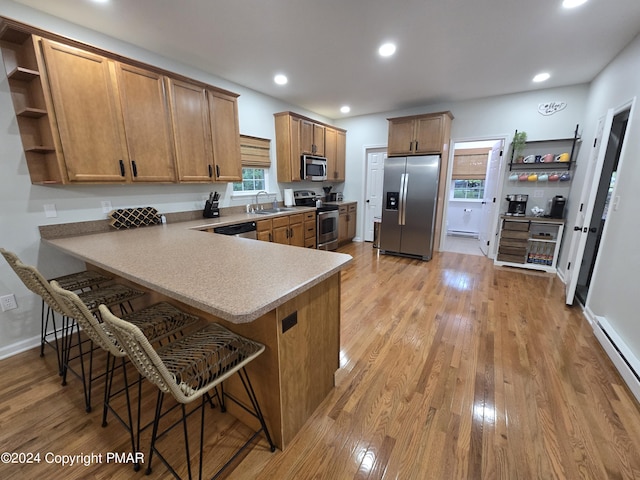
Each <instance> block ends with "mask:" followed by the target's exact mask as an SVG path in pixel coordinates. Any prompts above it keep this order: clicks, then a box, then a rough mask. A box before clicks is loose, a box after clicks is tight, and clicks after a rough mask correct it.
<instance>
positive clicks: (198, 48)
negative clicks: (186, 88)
mask: <svg viewBox="0 0 640 480" xmlns="http://www.w3.org/2000/svg"><path fill="white" fill-rule="evenodd" d="M16 2H17V3H21V4H24V5H28V6H30V7H33V8H35V9H37V10H41V11H43V12H46V13H49V14H51V15H54V16H58V17H61V18H64V19H66V20H68V21H70V22H73V23H77V24H79V25H82V26H85V27H87V28H90V29H92V30H96V31H98V32H102V33H105V34H107V35H110V36H113V37H116V38H119V39H122V40H124V41H126V42H129V43H132V44H134V45H137V46H140V47H143V48H146V49H147V50H151V51H153V52H157V53H159V54H161V55H163V56H165V57H169V58H172V59H175V60H177V61H180V62H182V63H185V64H188V65H192V66H196V67H198V68H200V69H202V70H205V71H208V72H210V73H213V74H215V75H216V76H218V77H222V78H225V79H227V80H229V81H232V82H235V83H237V84H240V85H243V86H245V87H249V88H251V89H254V90H257V91H259V92H263V93H265V94H267V95H271V96H273V97H276V98H279V99H282V100H283V101H286V102H288V103H291V104H293V105H297V106H300V107H302V108H305V109H308V110H310V111H312V112H316V113H318V114H319V115H323V116H325V117H328V118H332V119H336V118H341V117H343V116H345V115H343V114H341V113H340V112H339V108H340V106H342V105H343V104H348V105H350V106H351V113H349V114H348V115H349V116H353V115H363V114H368V113H374V112H386V111H392V110H398V109H403V108H409V107H412V106H419V105H428V104H433V103H439V102H443V101H458V100H464V99H472V98H480V97H486V96H492V95H500V94H507V93H515V92H522V91H526V90H531V89H535V88H548V87H558V86H565V85H573V84H579V83H585V82H589V81H591V80H592V79H593V78H594V77H595V76H596V75H597V74H598V73H599V72H600V71H601V70H602V69H603V68H604V67H605V66H606V65H607V63H609V62H610V61H611V60H612V59H613V58H614V57H615V56H616V55H617V54H618V53H619V52H620V51H621V50H622V49H623V48H624V47H625V46H626V45H627V44H628V43H629V42H630V41H631V40H632V39H633V38H634V37H635V36H636V35H637V34H638V33H639V32H640V0H589V1H588V2H587V3H586V4H585V5H583V6H581V7H578V8H576V9H573V10H565V9H563V8H562V7H561V5H560V3H561V0H313V1H311V0H110V1H109V2H108V3H105V4H98V3H94V2H92V1H90V0H55V1H51V0H16ZM387 40H392V41H394V42H395V43H396V44H397V46H398V50H397V53H396V55H395V56H394V57H391V58H386V59H383V58H380V57H378V55H377V53H376V51H377V48H378V46H379V45H380V44H381V43H382V42H383V41H387ZM540 71H548V72H549V73H551V79H550V80H548V81H547V82H544V83H542V84H534V83H532V82H531V79H532V77H533V76H534V75H535V74H536V73H538V72H540ZM278 72H283V73H285V74H286V75H287V76H288V77H289V83H288V84H287V85H286V86H283V87H281V86H277V85H275V84H274V83H273V76H274V74H275V73H278Z"/></svg>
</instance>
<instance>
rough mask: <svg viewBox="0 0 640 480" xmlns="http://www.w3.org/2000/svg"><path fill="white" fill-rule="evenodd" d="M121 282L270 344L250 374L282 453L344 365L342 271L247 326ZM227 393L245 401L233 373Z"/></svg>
mask: <svg viewBox="0 0 640 480" xmlns="http://www.w3.org/2000/svg"><path fill="white" fill-rule="evenodd" d="M87 268H90V269H94V270H101V269H99V268H97V267H94V266H92V265H87ZM118 282H119V283H123V284H127V285H130V286H134V287H135V288H138V289H141V290H145V291H147V292H148V293H149V295H147V298H148V299H149V300H152V301H154V302H156V301H166V302H169V303H172V304H174V305H176V306H177V307H179V308H181V309H183V310H185V311H187V312H190V313H193V314H194V315H198V316H199V317H200V318H202V319H204V320H207V321H211V322H217V323H220V324H221V325H224V326H225V327H226V328H228V329H229V330H231V331H233V332H235V333H238V334H239V335H242V336H245V337H247V338H250V339H252V340H255V341H257V342H260V343H262V344H263V345H265V346H266V349H265V351H264V353H262V355H260V357H258V358H257V359H256V360H255V361H253V362H251V363H250V364H249V366H248V367H247V370H248V371H249V376H250V378H251V382H252V384H253V387H254V389H255V391H256V395H257V397H258V401H259V402H260V407H261V408H262V411H263V414H264V416H265V420H266V422H267V426H268V428H269V432H270V433H271V436H272V438H273V441H274V443H275V444H276V446H277V447H278V448H279V449H281V450H284V449H285V448H286V446H287V445H288V443H289V442H291V440H292V439H293V438H294V437H295V435H296V434H297V433H298V431H299V430H300V429H301V428H302V426H303V425H304V423H305V422H306V421H307V419H308V418H309V417H310V416H311V415H312V414H313V412H314V411H315V409H316V408H317V407H318V405H320V403H321V402H322V401H323V400H324V398H325V397H326V396H327V395H328V394H329V392H330V391H331V389H333V387H334V385H335V382H334V374H335V372H336V371H337V370H338V368H339V367H340V273H339V272H338V273H336V274H334V275H332V276H330V277H329V278H327V279H326V280H324V281H322V282H321V283H319V284H317V285H315V286H313V287H311V288H310V289H308V290H306V291H304V292H302V293H300V294H299V295H298V296H296V297H294V298H293V299H291V300H289V301H287V302H286V303H284V304H282V305H280V306H278V307H276V308H275V309H274V310H271V311H270V312H268V313H266V314H265V315H262V316H261V317H259V318H258V319H256V320H254V321H252V322H249V323H232V322H228V321H226V320H224V319H222V318H220V317H216V316H214V315H212V314H210V313H207V312H203V311H202V310H199V309H197V308H194V307H192V306H190V305H187V304H184V303H181V302H178V301H176V300H175V299H172V298H169V297H165V296H163V295H161V294H159V293H157V292H155V291H151V290H149V289H148V288H146V287H144V286H142V285H139V284H136V283H134V282H131V281H128V280H125V279H118ZM225 389H227V391H228V392H230V393H231V394H233V395H234V397H236V398H237V399H238V400H241V401H244V400H245V399H246V394H245V393H244V390H243V389H242V385H240V383H239V380H238V378H237V376H235V375H234V376H233V377H231V378H230V379H229V380H227V381H226V383H225ZM227 409H228V412H229V413H230V414H232V415H233V416H235V417H236V418H238V419H240V420H241V421H242V422H243V423H245V424H246V425H248V426H250V427H251V428H254V429H258V428H259V425H258V421H257V420H256V419H255V418H254V417H252V416H251V415H249V414H247V413H246V412H245V411H244V410H243V409H242V408H240V407H238V406H237V405H235V404H234V403H233V402H228V404H227Z"/></svg>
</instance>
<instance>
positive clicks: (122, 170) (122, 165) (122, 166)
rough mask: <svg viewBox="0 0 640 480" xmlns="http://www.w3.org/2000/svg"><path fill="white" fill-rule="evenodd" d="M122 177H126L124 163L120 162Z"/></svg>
mask: <svg viewBox="0 0 640 480" xmlns="http://www.w3.org/2000/svg"><path fill="white" fill-rule="evenodd" d="M120 175H121V176H123V177H124V161H123V160H120Z"/></svg>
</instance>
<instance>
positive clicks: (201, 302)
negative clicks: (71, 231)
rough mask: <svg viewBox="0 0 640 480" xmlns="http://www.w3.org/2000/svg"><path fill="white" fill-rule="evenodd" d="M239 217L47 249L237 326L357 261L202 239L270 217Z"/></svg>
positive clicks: (71, 240) (61, 241) (62, 242)
mask: <svg viewBox="0 0 640 480" xmlns="http://www.w3.org/2000/svg"><path fill="white" fill-rule="evenodd" d="M302 210H307V209H301V211H302ZM289 213H290V212H289ZM233 217H234V218H233V219H231V218H229V217H221V218H216V219H199V220H192V221H188V222H180V223H174V224H167V225H157V226H151V227H144V228H138V229H132V230H121V231H113V232H109V233H99V234H94V235H82V236H77V237H66V238H58V239H48V240H47V239H43V241H44V242H47V243H49V244H50V245H52V246H54V247H56V248H58V249H60V250H62V251H64V252H66V253H68V254H70V255H72V256H74V257H76V258H79V259H81V260H84V261H85V262H87V263H89V264H92V265H95V266H97V267H100V268H103V269H105V270H107V271H109V272H112V273H113V274H115V275H118V276H120V277H123V278H126V279H128V280H130V281H132V282H135V283H138V284H140V285H143V286H145V287H147V288H149V289H151V290H154V291H157V292H159V293H162V294H164V295H166V296H168V297H170V298H173V299H176V300H178V301H181V302H184V303H186V304H188V305H191V306H193V307H196V308H198V309H200V310H203V311H205V312H208V313H211V314H213V315H216V316H218V317H221V318H223V319H225V320H228V321H230V322H234V323H247V322H251V321H253V320H255V319H257V318H258V317H260V316H262V315H264V314H265V313H267V312H269V311H271V310H273V309H274V308H276V307H277V306H279V305H281V304H283V303H285V302H286V301H288V300H290V299H292V298H294V297H296V296H297V295H299V294H300V293H302V292H304V291H305V290H307V289H309V288H311V287H312V286H314V285H316V284H318V283H320V282H322V281H323V280H325V279H327V278H329V277H330V276H332V275H334V274H335V273H337V272H339V271H340V270H341V269H342V268H343V267H344V266H345V265H346V264H348V263H349V262H350V261H351V256H350V255H346V254H343V253H336V252H327V251H323V250H313V249H308V248H302V247H293V246H289V245H279V244H276V243H269V242H262V241H258V240H251V239H246V238H238V237H230V236H225V235H218V234H212V233H206V232H202V231H199V230H201V229H205V228H207V227H212V226H219V225H222V224H229V223H235V222H243V221H257V220H260V219H262V218H269V217H270V216H265V215H256V214H239V215H234V216H233Z"/></svg>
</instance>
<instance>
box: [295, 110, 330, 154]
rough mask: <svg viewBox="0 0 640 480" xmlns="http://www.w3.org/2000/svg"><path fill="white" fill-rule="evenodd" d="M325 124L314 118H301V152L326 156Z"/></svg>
mask: <svg viewBox="0 0 640 480" xmlns="http://www.w3.org/2000/svg"><path fill="white" fill-rule="evenodd" d="M324 135H325V126H324V125H321V124H319V123H316V122H314V121H312V120H308V119H306V118H303V119H301V120H300V150H301V153H306V154H310V155H318V156H320V157H324V152H325V150H324V148H325V145H324Z"/></svg>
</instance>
